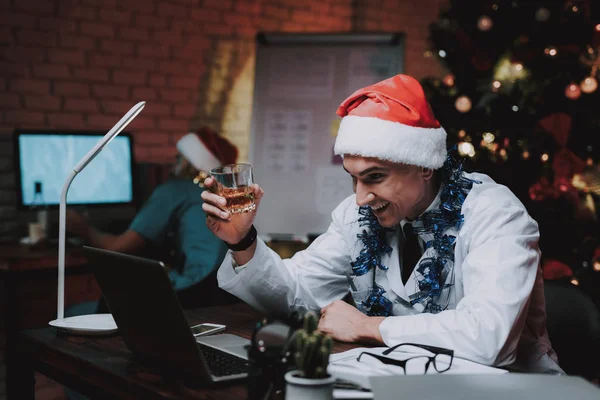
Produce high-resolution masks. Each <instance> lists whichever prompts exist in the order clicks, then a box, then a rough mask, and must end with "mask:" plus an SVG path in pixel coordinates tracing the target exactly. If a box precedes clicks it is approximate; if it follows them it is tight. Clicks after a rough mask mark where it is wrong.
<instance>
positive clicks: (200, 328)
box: [190, 324, 225, 337]
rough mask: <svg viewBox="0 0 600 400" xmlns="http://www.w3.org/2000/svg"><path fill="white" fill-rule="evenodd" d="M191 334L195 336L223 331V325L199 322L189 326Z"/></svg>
mask: <svg viewBox="0 0 600 400" xmlns="http://www.w3.org/2000/svg"><path fill="white" fill-rule="evenodd" d="M190 329H191V330H192V334H193V335H194V336H195V337H199V336H208V335H214V334H215V333H219V332H223V331H224V330H225V325H218V324H199V325H194V326H192V327H190Z"/></svg>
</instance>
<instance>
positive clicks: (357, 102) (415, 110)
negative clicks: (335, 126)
mask: <svg viewBox="0 0 600 400" xmlns="http://www.w3.org/2000/svg"><path fill="white" fill-rule="evenodd" d="M337 114H338V115H339V116H340V117H342V122H341V123H340V128H339V130H338V135H337V138H336V141H335V147H334V151H335V154H338V155H344V154H349V155H355V156H362V157H375V158H378V159H381V160H387V161H392V162H395V163H402V164H409V165H417V166H420V167H426V168H431V169H438V168H440V167H442V165H444V161H445V160H446V131H445V130H444V128H442V127H441V125H440V123H439V122H438V121H437V119H436V118H435V116H434V115H433V111H431V107H430V106H429V103H428V102H427V100H426V99H425V94H424V93H423V88H422V87H421V85H420V84H419V82H418V81H417V80H416V79H414V78H412V77H410V76H407V75H396V76H393V77H391V78H388V79H386V80H384V81H381V82H379V83H376V84H374V85H371V86H367V87H365V88H363V89H359V90H357V91H356V92H354V93H353V94H352V95H351V96H350V97H348V98H347V99H346V100H344V102H343V103H342V104H341V105H340V107H339V108H338V110H337Z"/></svg>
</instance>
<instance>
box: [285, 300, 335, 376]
mask: <svg viewBox="0 0 600 400" xmlns="http://www.w3.org/2000/svg"><path fill="white" fill-rule="evenodd" d="M317 324H318V319H317V316H316V315H315V314H314V313H313V312H308V313H306V315H305V316H304V326H303V328H302V329H298V331H296V334H295V338H294V359H295V362H296V367H297V369H298V371H297V372H298V373H299V374H298V375H299V376H301V377H303V378H306V379H322V378H327V377H328V376H329V375H328V374H327V365H328V364H329V355H330V354H331V347H332V341H331V338H330V337H328V336H326V335H323V334H322V333H319V332H318V331H317Z"/></svg>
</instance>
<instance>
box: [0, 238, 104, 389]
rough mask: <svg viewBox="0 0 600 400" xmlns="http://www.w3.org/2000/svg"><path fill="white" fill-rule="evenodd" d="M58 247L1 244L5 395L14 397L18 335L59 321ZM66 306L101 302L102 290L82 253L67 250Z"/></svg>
mask: <svg viewBox="0 0 600 400" xmlns="http://www.w3.org/2000/svg"><path fill="white" fill-rule="evenodd" d="M57 265H58V248H57V246H54V245H52V246H47V247H37V248H36V247H30V246H24V245H19V244H1V245H0V280H1V281H2V283H3V286H4V293H5V301H4V303H5V308H6V309H5V310H4V327H5V330H6V344H5V346H6V351H5V357H6V394H7V397H8V399H18V397H17V396H15V395H13V388H14V387H15V384H14V382H15V380H14V378H13V372H14V371H15V368H18V359H16V357H15V351H14V349H15V344H16V339H17V334H18V332H19V331H20V330H22V329H27V328H35V327H44V326H47V325H48V322H49V321H51V320H53V319H55V318H56V297H57V281H58V271H57ZM65 266H66V269H65V274H66V278H65V306H67V307H68V306H70V305H73V304H77V303H81V302H85V301H91V300H98V299H99V298H100V297H101V291H100V288H99V287H98V285H97V284H96V280H95V279H94V277H93V275H92V274H91V272H90V271H89V270H88V269H87V260H86V259H85V257H84V255H83V253H82V251H81V250H79V249H76V248H68V249H67V254H66V257H65Z"/></svg>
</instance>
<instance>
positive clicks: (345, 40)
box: [249, 34, 404, 238]
mask: <svg viewBox="0 0 600 400" xmlns="http://www.w3.org/2000/svg"><path fill="white" fill-rule="evenodd" d="M403 69H404V40H403V36H402V34H347V35H341V34H340V35H337V34H331V35H328V34H324V35H322V34H319V35H311V34H281V35H258V37H257V50H256V76H255V88H254V103H253V113H252V128H251V140H250V149H249V159H250V162H251V163H252V164H253V165H254V180H255V182H256V183H258V184H259V185H260V186H261V187H262V188H263V189H264V190H265V195H264V197H263V199H262V200H261V204H260V207H259V210H258V213H257V217H256V221H255V225H256V228H257V230H258V232H259V233H260V234H261V235H263V236H269V237H271V238H274V237H279V236H283V237H290V236H292V237H308V236H312V235H318V234H321V233H323V232H325V231H326V230H327V227H328V226H329V224H330V223H331V212H332V211H333V210H334V209H335V207H336V206H337V205H338V204H339V203H340V202H341V201H342V200H343V199H345V198H346V197H347V196H349V195H350V194H352V180H351V178H350V176H349V175H348V174H347V173H346V172H345V171H344V169H343V168H342V159H341V158H340V157H339V156H334V153H333V146H334V143H335V136H336V134H337V129H338V127H339V123H340V121H341V118H340V117H338V116H337V115H336V114H335V112H336V110H337V108H338V106H339V105H340V103H341V102H342V101H343V100H344V99H345V98H346V97H348V96H349V95H350V94H352V93H353V92H354V91H356V90H357V89H360V88H362V87H364V86H368V85H371V84H373V83H375V82H378V81H381V80H383V79H386V78H389V77H390V76H393V75H395V74H398V73H401V72H403ZM365 134H368V132H365Z"/></svg>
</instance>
